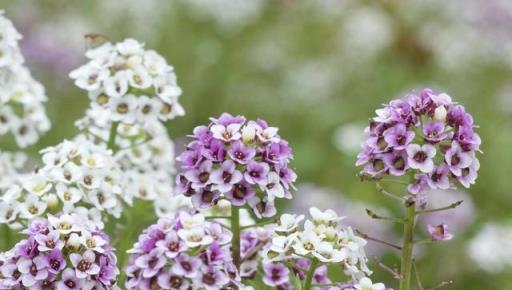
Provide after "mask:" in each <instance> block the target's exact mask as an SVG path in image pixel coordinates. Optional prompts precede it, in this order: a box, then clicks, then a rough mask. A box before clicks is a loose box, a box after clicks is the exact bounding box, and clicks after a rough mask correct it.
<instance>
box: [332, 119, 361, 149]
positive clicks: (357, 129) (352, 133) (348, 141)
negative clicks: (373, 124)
mask: <svg viewBox="0 0 512 290" xmlns="http://www.w3.org/2000/svg"><path fill="white" fill-rule="evenodd" d="M364 128H365V125H363V124H361V123H347V124H343V125H341V126H340V127H338V129H336V131H334V134H333V142H334V145H335V146H336V147H337V148H338V149H339V150H340V151H342V152H343V153H345V154H347V155H353V156H356V155H357V153H358V152H359V151H360V150H361V144H362V143H363V142H364V140H365V134H364Z"/></svg>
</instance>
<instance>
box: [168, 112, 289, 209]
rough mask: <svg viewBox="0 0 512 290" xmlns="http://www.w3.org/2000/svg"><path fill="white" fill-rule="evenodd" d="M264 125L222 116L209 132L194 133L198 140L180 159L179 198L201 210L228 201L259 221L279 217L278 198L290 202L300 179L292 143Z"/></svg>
mask: <svg viewBox="0 0 512 290" xmlns="http://www.w3.org/2000/svg"><path fill="white" fill-rule="evenodd" d="M277 131H278V129H277V128H275V127H270V126H269V125H268V124H267V123H266V122H265V121H263V120H260V119H258V120H256V121H246V119H245V118H244V117H242V116H232V115H230V114H227V113H224V114H222V115H221V116H220V117H219V118H218V119H215V118H212V119H211V123H210V124H209V125H208V126H198V127H196V128H195V129H194V135H193V136H192V137H193V138H194V140H193V141H192V142H190V143H189V144H188V145H187V147H186V150H185V151H184V152H183V153H182V154H181V155H180V156H179V157H178V160H179V161H180V163H181V168H182V170H183V173H181V174H179V175H178V176H177V178H176V183H177V189H176V191H177V192H178V193H182V194H185V195H187V196H191V197H192V201H193V202H194V205H195V206H196V207H197V208H208V207H211V206H212V205H214V204H215V203H216V202H217V201H218V200H219V199H221V198H227V199H228V200H229V201H230V202H231V203H232V204H233V205H236V206H243V205H246V204H248V205H249V206H251V207H252V208H253V210H254V212H255V214H256V215H257V216H258V217H262V216H263V217H269V216H273V215H274V214H275V211H276V210H275V207H274V200H275V199H276V198H291V193H290V190H291V189H292V188H293V182H294V181H295V179H296V175H295V173H294V172H293V170H292V169H290V168H289V162H290V161H291V159H292V158H293V156H292V152H291V148H290V147H289V146H288V142H286V141H285V140H284V139H282V138H281V137H280V136H279V135H278V134H277Z"/></svg>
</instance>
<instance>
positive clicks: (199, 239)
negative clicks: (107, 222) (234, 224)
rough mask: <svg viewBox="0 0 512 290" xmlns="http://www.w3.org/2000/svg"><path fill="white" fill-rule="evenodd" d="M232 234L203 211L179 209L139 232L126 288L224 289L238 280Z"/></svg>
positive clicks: (132, 252) (131, 258) (130, 262)
mask: <svg viewBox="0 0 512 290" xmlns="http://www.w3.org/2000/svg"><path fill="white" fill-rule="evenodd" d="M231 238H232V234H231V232H230V231H228V230H227V229H225V228H224V227H222V226H221V225H220V224H218V223H216V222H208V221H206V220H205V217H204V216H203V215H202V214H189V213H187V212H184V211H182V212H179V213H178V214H177V216H176V217H175V218H162V219H160V220H159V221H158V222H157V223H156V224H153V225H151V226H150V227H149V228H147V229H146V230H144V232H143V233H142V234H141V235H140V236H139V240H138V242H137V243H136V244H135V245H134V247H133V249H131V250H130V251H129V253H131V254H132V255H131V257H130V261H129V264H128V266H127V267H126V269H125V272H126V275H127V277H128V279H127V281H126V289H137V290H139V289H227V288H229V287H232V286H233V285H236V284H238V283H239V281H240V278H239V274H238V271H236V268H235V267H234V264H233V262H232V258H231V252H230V245H231Z"/></svg>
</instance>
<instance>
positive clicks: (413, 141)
mask: <svg viewBox="0 0 512 290" xmlns="http://www.w3.org/2000/svg"><path fill="white" fill-rule="evenodd" d="M376 113H377V116H376V117H375V118H373V121H372V122H371V124H370V126H369V127H368V128H367V129H366V133H367V135H368V139H367V140H366V141H365V143H364V144H363V149H362V151H361V153H360V154H359V155H358V160H357V163H356V164H357V165H365V167H364V169H363V171H362V174H363V175H365V176H369V177H370V178H375V179H378V178H381V177H382V176H385V175H391V176H403V175H405V174H407V173H410V174H412V175H413V176H414V182H412V183H411V184H409V186H408V190H409V192H410V193H413V194H416V193H418V192H421V191H423V190H426V189H449V188H453V187H455V184H456V183H457V182H458V183H460V184H462V185H463V186H464V187H470V185H471V184H473V183H474V182H475V180H476V178H477V172H478V169H479V167H480V163H479V161H478V159H477V158H476V152H477V151H478V150H479V147H480V143H481V140H480V137H479V136H478V134H477V133H475V132H474V128H475V125H474V123H473V117H472V116H471V115H470V114H469V113H467V112H466V111H465V109H464V107H463V106H462V105H459V104H456V103H454V102H453V101H452V99H451V97H450V96H448V95H447V94H444V93H441V94H435V93H434V92H433V91H432V90H430V89H424V90H422V91H421V92H420V93H419V94H416V93H410V94H408V95H407V96H406V97H404V98H403V99H399V100H394V101H391V102H390V103H389V104H387V105H386V106H385V107H384V108H382V109H379V110H377V111H376Z"/></svg>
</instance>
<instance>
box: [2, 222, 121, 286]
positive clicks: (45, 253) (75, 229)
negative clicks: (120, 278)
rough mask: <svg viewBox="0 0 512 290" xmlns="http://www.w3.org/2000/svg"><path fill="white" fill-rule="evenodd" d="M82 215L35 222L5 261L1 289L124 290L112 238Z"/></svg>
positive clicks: (4, 255) (5, 254)
mask: <svg viewBox="0 0 512 290" xmlns="http://www.w3.org/2000/svg"><path fill="white" fill-rule="evenodd" d="M79 220H81V218H80V217H78V216H76V215H62V216H59V217H54V216H49V218H48V219H47V220H43V219H35V220H33V221H32V222H31V224H30V226H29V228H28V229H27V230H25V231H24V232H23V233H24V234H26V235H27V238H26V239H24V240H22V241H21V242H19V243H18V244H16V246H15V247H14V248H13V249H12V250H11V251H9V252H7V253H4V254H3V255H2V256H0V273H1V274H0V289H59V290H80V289H87V290H92V289H105V290H108V289H119V288H118V287H117V286H116V277H117V275H118V273H119V270H118V269H117V266H116V256H115V255H114V250H113V249H112V248H111V247H110V245H109V238H108V236H107V235H106V234H105V233H103V232H101V231H99V230H98V229H97V228H95V227H94V226H92V225H91V224H90V223H87V225H86V224H84V223H81V222H78V221H79Z"/></svg>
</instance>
